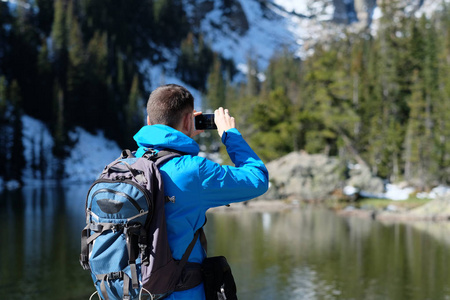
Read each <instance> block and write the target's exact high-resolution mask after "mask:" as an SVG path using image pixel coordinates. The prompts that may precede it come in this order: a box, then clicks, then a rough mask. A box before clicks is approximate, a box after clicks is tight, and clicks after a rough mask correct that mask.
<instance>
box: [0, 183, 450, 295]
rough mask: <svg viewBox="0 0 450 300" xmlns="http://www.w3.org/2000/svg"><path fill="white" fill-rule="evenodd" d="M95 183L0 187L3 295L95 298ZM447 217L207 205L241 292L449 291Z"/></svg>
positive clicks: (216, 251) (217, 249)
mask: <svg viewBox="0 0 450 300" xmlns="http://www.w3.org/2000/svg"><path fill="white" fill-rule="evenodd" d="M87 189H88V186H72V187H54V188H33V189H31V188H28V189H23V190H21V191H14V192H7V193H4V194H2V195H1V197H0V228H1V229H0V238H1V242H0V243H1V247H0V299H49V300H52V299H55V300H56V299H58V300H64V299H80V300H81V299H88V298H89V296H90V294H91V293H92V292H93V290H94V289H93V285H92V282H91V279H90V278H89V275H88V272H85V271H83V270H82V269H81V267H80V265H79V263H78V256H79V251H80V250H79V248H80V231H81V229H82V228H83V227H84V222H85V220H84V213H83V209H84V203H85V193H86V191H87ZM448 233H449V226H448V224H446V225H442V224H440V225H439V224H434V225H433V223H414V224H413V225H412V224H411V225H404V224H395V223H391V224H389V223H380V222H376V221H372V220H368V219H357V218H342V217H338V216H336V215H335V214H334V213H333V212H331V211H328V210H326V209H320V208H315V207H311V206H306V207H302V208H299V209H295V210H289V211H277V212H253V211H249V210H243V211H232V210H229V211H227V212H225V213H223V212H215V213H210V214H208V224H207V226H206V234H207V236H208V246H209V255H211V256H212V255H225V256H226V257H227V258H228V260H229V262H230V264H231V265H232V268H233V273H234V275H235V278H236V281H237V285H238V293H239V299H240V300H245V299H346V300H347V299H395V300H397V299H400V300H401V299H408V300H409V299H413V300H414V299H417V300H419V299H421V300H422V299H433V300H434V299H450V290H449V287H448V283H449V279H450V274H449V271H448V266H449V264H448V262H449V260H450V257H449V251H448V250H449V247H450V243H449V238H448V237H449V236H450V235H449V234H448Z"/></svg>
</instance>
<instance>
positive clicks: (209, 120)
mask: <svg viewBox="0 0 450 300" xmlns="http://www.w3.org/2000/svg"><path fill="white" fill-rule="evenodd" d="M195 129H198V130H208V129H217V126H216V123H215V122H214V114H201V115H198V116H196V117H195Z"/></svg>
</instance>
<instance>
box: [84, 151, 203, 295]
mask: <svg viewBox="0 0 450 300" xmlns="http://www.w3.org/2000/svg"><path fill="white" fill-rule="evenodd" d="M180 155H181V154H180V153H174V152H172V151H159V152H157V153H156V152H155V151H153V150H150V151H147V152H146V153H145V154H144V155H143V156H142V157H140V158H136V157H135V156H134V155H133V153H131V152H130V151H129V150H124V151H123V152H122V155H121V156H120V157H119V158H117V159H116V160H115V161H113V162H112V163H110V164H109V165H107V166H106V167H105V168H104V170H103V172H102V173H101V174H100V176H99V177H98V179H97V180H95V181H94V183H93V184H92V185H91V187H90V189H89V191H88V194H87V197H86V207H85V209H86V227H85V228H84V229H83V230H82V232H81V255H80V263H81V266H82V267H83V268H84V269H85V270H90V272H91V276H92V280H93V281H94V285H95V287H96V289H97V292H94V294H95V293H98V294H99V295H101V296H102V298H103V299H108V300H112V299H134V298H137V297H139V299H141V296H142V295H143V293H144V294H147V295H148V294H149V296H150V298H151V299H161V298H164V297H165V296H167V295H169V294H170V293H172V292H173V291H175V290H176V288H177V285H179V280H180V277H181V276H182V273H183V272H184V271H183V269H184V267H185V265H186V263H187V260H188V258H189V255H190V253H191V251H192V249H193V247H194V245H195V242H196V241H197V239H198V237H199V234H200V231H201V229H199V230H198V231H197V232H196V233H195V235H194V238H193V239H192V242H191V243H190V245H189V246H188V247H187V249H186V252H185V253H184V255H183V257H182V259H181V260H180V261H175V260H174V259H173V257H172V253H171V250H170V247H169V243H168V239H167V229H166V220H165V212H164V205H165V203H166V202H167V201H169V200H167V197H165V196H164V186H163V182H162V177H161V173H160V171H159V169H158V167H159V166H160V165H162V164H164V163H165V162H167V161H168V160H169V159H172V158H174V157H177V156H180ZM172 201H173V199H172ZM189 264H192V263H189ZM188 277H195V276H188ZM197 277H198V276H197ZM190 280H192V278H191V279H190ZM195 281H196V282H191V283H190V284H191V287H194V286H196V285H197V284H199V283H200V282H201V281H202V279H201V275H200V278H196V279H195ZM184 288H185V289H187V288H190V287H189V286H188V287H186V286H184ZM94 294H93V295H94ZM93 295H92V296H93ZM92 296H91V298H92Z"/></svg>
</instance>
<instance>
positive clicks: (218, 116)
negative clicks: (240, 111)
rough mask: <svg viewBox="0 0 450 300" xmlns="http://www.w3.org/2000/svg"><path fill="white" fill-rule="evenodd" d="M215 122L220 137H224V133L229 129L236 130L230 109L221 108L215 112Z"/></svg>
mask: <svg viewBox="0 0 450 300" xmlns="http://www.w3.org/2000/svg"><path fill="white" fill-rule="evenodd" d="M214 122H215V123H216V125H217V132H218V133H219V135H220V137H222V135H223V133H224V132H225V131H227V130H228V129H231V128H236V122H235V121H234V118H233V117H231V116H230V113H229V112H228V109H224V108H223V107H219V108H218V109H216V110H215V111H214Z"/></svg>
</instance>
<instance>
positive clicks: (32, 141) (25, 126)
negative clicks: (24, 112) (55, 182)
mask: <svg viewBox="0 0 450 300" xmlns="http://www.w3.org/2000/svg"><path fill="white" fill-rule="evenodd" d="M22 134H23V137H22V142H23V146H24V156H25V160H26V164H25V168H24V170H23V172H22V174H23V180H24V181H25V182H26V183H27V184H32V183H33V181H35V180H36V179H38V180H39V181H40V179H41V178H42V179H45V178H51V177H53V176H52V174H53V172H54V169H55V165H54V164H55V160H54V158H53V154H52V149H53V144H54V142H53V137H52V135H51V133H50V130H49V129H48V128H47V126H45V124H44V123H42V122H41V121H39V120H36V119H34V118H31V117H29V116H23V117H22Z"/></svg>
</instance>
